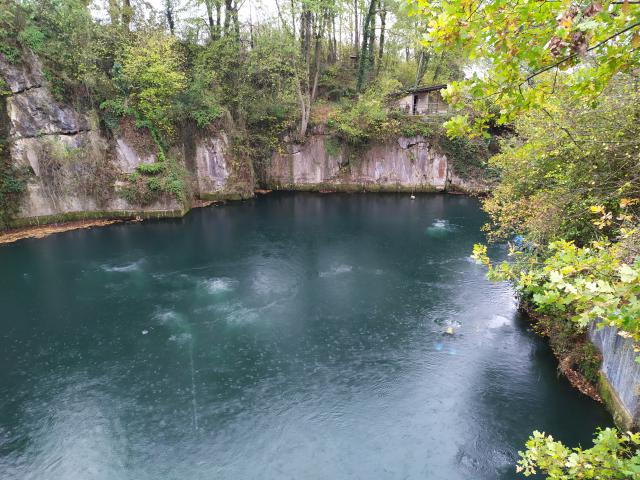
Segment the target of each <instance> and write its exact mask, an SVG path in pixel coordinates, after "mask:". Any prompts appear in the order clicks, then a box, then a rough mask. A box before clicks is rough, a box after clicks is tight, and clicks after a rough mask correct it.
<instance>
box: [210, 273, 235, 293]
mask: <svg viewBox="0 0 640 480" xmlns="http://www.w3.org/2000/svg"><path fill="white" fill-rule="evenodd" d="M236 283H237V282H236V281H235V280H233V279H231V278H225V277H220V278H210V279H207V280H203V281H202V286H203V287H204V288H205V290H206V291H207V292H209V293H211V294H217V293H223V292H229V291H231V290H233V289H234V288H235V285H236Z"/></svg>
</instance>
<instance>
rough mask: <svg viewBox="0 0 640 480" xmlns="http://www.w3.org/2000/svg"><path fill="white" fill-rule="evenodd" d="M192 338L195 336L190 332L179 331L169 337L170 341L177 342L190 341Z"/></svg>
mask: <svg viewBox="0 0 640 480" xmlns="http://www.w3.org/2000/svg"><path fill="white" fill-rule="evenodd" d="M192 338H193V337H192V335H191V334H190V333H179V334H174V335H171V336H170V337H169V341H170V342H176V343H188V342H190V341H191V339H192Z"/></svg>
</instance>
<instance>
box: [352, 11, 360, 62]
mask: <svg viewBox="0 0 640 480" xmlns="http://www.w3.org/2000/svg"><path fill="white" fill-rule="evenodd" d="M353 17H354V21H353V26H354V31H355V34H354V41H353V51H354V52H355V53H356V55H358V51H359V50H360V30H359V25H358V0H353Z"/></svg>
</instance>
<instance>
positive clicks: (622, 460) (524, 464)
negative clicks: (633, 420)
mask: <svg viewBox="0 0 640 480" xmlns="http://www.w3.org/2000/svg"><path fill="white" fill-rule="evenodd" d="M526 447H527V449H526V451H525V452H519V454H520V457H521V459H520V461H519V462H518V466H517V467H516V470H517V471H518V472H522V473H523V474H524V475H525V476H527V477H528V476H530V475H535V474H536V473H538V472H543V473H546V474H547V475H548V476H547V478H549V479H551V480H570V479H599V480H618V479H620V480H623V479H637V478H640V433H631V432H627V433H622V434H619V433H618V432H617V430H616V429H613V428H606V429H604V430H600V431H599V432H597V434H596V436H595V438H594V441H593V447H591V448H588V449H582V448H568V447H566V446H565V445H564V444H563V443H562V442H559V441H557V440H554V439H553V437H552V436H551V435H545V434H544V433H540V432H538V431H535V432H533V435H532V436H531V437H529V440H528V441H527V444H526Z"/></svg>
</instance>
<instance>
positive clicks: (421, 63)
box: [415, 48, 431, 87]
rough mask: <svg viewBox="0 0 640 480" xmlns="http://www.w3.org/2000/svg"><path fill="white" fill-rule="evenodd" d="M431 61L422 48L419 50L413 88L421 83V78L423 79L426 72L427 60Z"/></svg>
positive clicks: (429, 55)
mask: <svg viewBox="0 0 640 480" xmlns="http://www.w3.org/2000/svg"><path fill="white" fill-rule="evenodd" d="M430 59H431V54H430V53H429V52H427V51H426V50H425V49H424V48H421V49H420V51H419V52H418V68H416V81H415V86H416V87H417V86H418V85H420V83H421V82H422V78H423V77H424V74H425V72H426V71H427V67H428V66H429V60H430Z"/></svg>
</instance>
